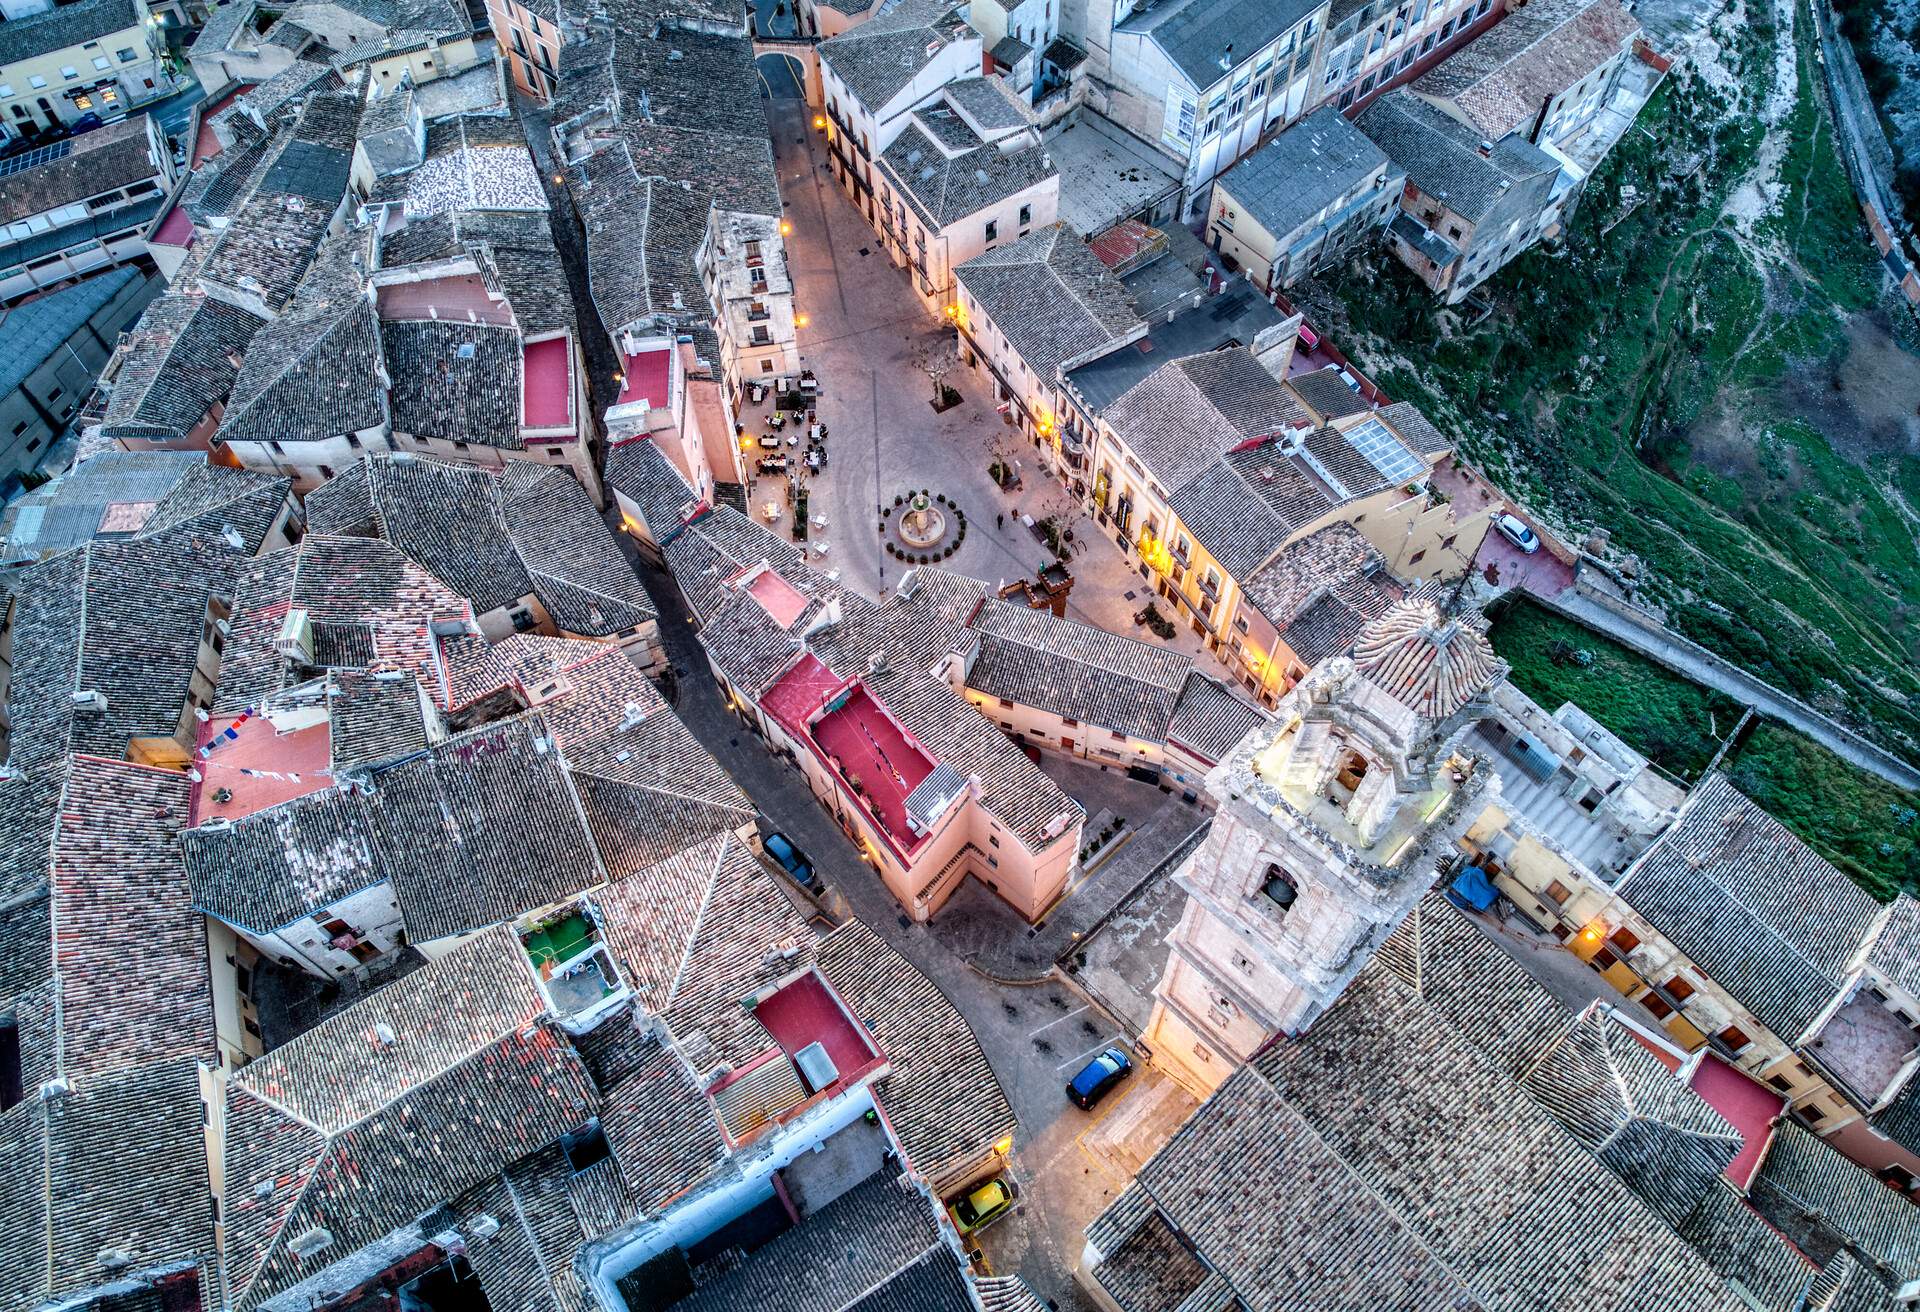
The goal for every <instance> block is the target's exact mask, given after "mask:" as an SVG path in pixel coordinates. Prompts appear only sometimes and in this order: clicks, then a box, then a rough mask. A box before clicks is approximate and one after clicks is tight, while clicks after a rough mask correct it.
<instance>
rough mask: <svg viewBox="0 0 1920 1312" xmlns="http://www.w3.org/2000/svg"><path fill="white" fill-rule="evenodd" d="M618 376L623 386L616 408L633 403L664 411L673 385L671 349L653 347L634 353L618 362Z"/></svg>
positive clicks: (668, 347)
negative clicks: (621, 378)
mask: <svg viewBox="0 0 1920 1312" xmlns="http://www.w3.org/2000/svg"><path fill="white" fill-rule="evenodd" d="M620 369H621V375H622V377H623V379H624V382H625V385H624V386H622V387H621V389H620V399H619V400H617V401H615V402H614V404H615V405H616V406H621V405H632V404H633V403H634V402H635V401H645V402H646V403H647V404H648V405H649V406H650V407H652V408H653V409H655V410H658V409H661V408H662V407H664V406H665V405H666V404H667V402H668V401H669V400H670V399H671V395H670V394H671V389H672V384H673V348H672V347H671V346H661V347H656V348H654V349H653V350H649V351H635V352H633V353H631V354H629V355H627V356H625V357H624V358H623V359H622V360H621V362H620Z"/></svg>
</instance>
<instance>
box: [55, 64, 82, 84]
mask: <svg viewBox="0 0 1920 1312" xmlns="http://www.w3.org/2000/svg"><path fill="white" fill-rule="evenodd" d="M60 76H61V77H63V78H65V79H67V81H69V82H71V81H73V79H75V78H77V77H79V76H80V70H79V69H77V68H75V67H74V66H73V65H72V64H62V65H61V66H60Z"/></svg>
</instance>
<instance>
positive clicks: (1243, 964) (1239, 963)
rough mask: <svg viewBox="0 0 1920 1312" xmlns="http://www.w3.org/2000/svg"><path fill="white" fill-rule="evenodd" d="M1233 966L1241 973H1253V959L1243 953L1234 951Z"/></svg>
mask: <svg viewBox="0 0 1920 1312" xmlns="http://www.w3.org/2000/svg"><path fill="white" fill-rule="evenodd" d="M1233 968H1234V969H1235V970H1237V971H1239V972H1240V973H1241V974H1242V975H1251V974H1253V959H1252V958H1251V957H1248V956H1247V955H1246V954H1244V953H1241V952H1236V953H1234V954H1233Z"/></svg>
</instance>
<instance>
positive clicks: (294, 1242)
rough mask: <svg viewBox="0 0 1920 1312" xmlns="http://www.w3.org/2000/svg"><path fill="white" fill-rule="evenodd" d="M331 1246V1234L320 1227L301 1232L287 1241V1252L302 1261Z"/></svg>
mask: <svg viewBox="0 0 1920 1312" xmlns="http://www.w3.org/2000/svg"><path fill="white" fill-rule="evenodd" d="M332 1244H333V1232H332V1231H331V1230H327V1229H324V1228H322V1227H320V1226H315V1227H314V1228H313V1229H311V1230H307V1231H303V1232H302V1233H300V1234H297V1235H295V1236H294V1237H293V1238H292V1239H289V1240H288V1241H287V1251H288V1252H289V1253H292V1254H293V1255H294V1256H295V1257H297V1258H300V1259H301V1260H302V1261H304V1260H306V1259H307V1258H309V1257H312V1256H313V1255H314V1254H315V1253H318V1252H321V1251H323V1250H324V1249H326V1248H328V1247H330V1246H331V1245H332Z"/></svg>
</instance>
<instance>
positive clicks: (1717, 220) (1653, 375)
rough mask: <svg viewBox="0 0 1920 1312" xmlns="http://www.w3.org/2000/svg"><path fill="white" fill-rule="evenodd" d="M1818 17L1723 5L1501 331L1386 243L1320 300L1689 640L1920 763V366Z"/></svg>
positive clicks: (1523, 280) (1389, 373)
mask: <svg viewBox="0 0 1920 1312" xmlns="http://www.w3.org/2000/svg"><path fill="white" fill-rule="evenodd" d="M1781 2H1782V3H1785V0H1781ZM1791 14H1792V11H1791V10H1785V9H1783V10H1780V11H1778V12H1777V13H1776V11H1774V10H1771V9H1769V8H1767V7H1766V5H1765V4H1764V3H1752V0H1750V2H1749V4H1748V7H1747V8H1746V9H1745V10H1744V11H1741V10H1739V9H1738V8H1737V7H1736V9H1735V11H1734V12H1733V13H1731V14H1730V15H1727V16H1723V18H1722V19H1721V20H1720V23H1721V26H1720V28H1719V29H1718V37H1719V40H1720V45H1719V47H1718V49H1717V50H1716V49H1714V48H1712V47H1709V48H1708V49H1707V51H1706V52H1705V55H1704V58H1705V59H1706V60H1707V61H1708V62H1709V63H1710V65H1711V67H1710V68H1709V70H1708V74H1701V73H1698V72H1695V71H1693V70H1692V69H1690V67H1689V66H1688V65H1685V64H1683V65H1681V66H1680V67H1679V68H1678V69H1677V70H1676V73H1675V75H1674V76H1672V77H1670V78H1669V79H1668V81H1667V83H1666V84H1665V85H1664V86H1663V87H1662V88H1661V89H1660V90H1659V92H1657V93H1656V95H1655V97H1654V99H1653V101H1652V102H1650V104H1649V105H1648V107H1647V108H1646V110H1645V111H1644V112H1643V113H1642V116H1641V119H1640V124H1639V125H1638V127H1636V129H1635V130H1633V131H1631V132H1629V133H1628V134H1627V136H1626V137H1625V138H1624V139H1623V140H1622V141H1621V143H1620V144H1619V145H1618V146H1617V147H1616V148H1615V150H1614V151H1613V153H1612V155H1610V156H1609V158H1608V159H1607V161H1606V162H1605V163H1604V164H1603V165H1602V166H1601V168H1600V169H1599V170H1598V171H1597V172H1596V174H1595V176H1594V177H1593V178H1592V179H1591V180H1590V181H1589V183H1588V186H1587V190H1586V192H1585V195H1584V197H1583V199H1582V202H1581V207H1580V209H1579V211H1578V212H1577V214H1576V215H1575V217H1574V219H1573V221H1572V223H1571V225H1570V229H1569V232H1568V234H1567V237H1566V239H1565V241H1564V242H1563V243H1562V244H1560V245H1559V246H1558V247H1557V248H1555V249H1553V250H1547V249H1537V250H1535V251H1532V252H1529V253H1528V254H1526V255H1524V256H1523V257H1521V258H1520V259H1519V260H1517V261H1516V262H1515V263H1514V264H1513V265H1512V266H1510V267H1509V268H1508V269H1506V270H1504V271H1502V272H1501V273H1500V274H1499V275H1497V276H1496V277H1495V278H1494V279H1493V280H1492V281H1491V282H1490V283H1489V284H1487V286H1486V287H1485V288H1483V289H1482V295H1483V296H1484V297H1485V298H1486V300H1487V301H1489V302H1491V306H1492V309H1491V313H1489V314H1488V315H1487V316H1486V317H1485V318H1484V320H1482V321H1479V322H1473V318H1474V316H1472V315H1471V314H1463V313H1458V312H1449V311H1444V310H1442V309H1440V308H1439V307H1438V306H1437V305H1436V303H1435V302H1434V300H1433V299H1432V297H1431V296H1430V295H1429V294H1428V293H1427V292H1426V291H1425V289H1424V288H1422V287H1421V286H1420V285H1419V284H1418V283H1417V282H1416V281H1415V280H1414V279H1413V278H1412V276H1411V275H1410V274H1408V273H1407V272H1406V271H1405V270H1404V269H1402V268H1401V267H1400V266H1399V264H1398V263H1397V261H1395V260H1394V259H1393V258H1392V256H1391V255H1388V254H1385V253H1381V254H1379V255H1377V256H1374V257H1369V259H1368V260H1367V261H1365V262H1362V263H1358V264H1355V265H1352V266H1349V267H1347V268H1345V269H1343V270H1341V271H1339V273H1338V274H1337V275H1336V276H1334V277H1331V278H1328V279H1325V280H1323V281H1322V282H1320V283H1318V284H1315V285H1312V286H1310V287H1309V288H1307V289H1306V290H1305V291H1304V293H1303V296H1302V299H1303V300H1304V301H1305V302H1306V308H1307V309H1308V311H1309V314H1310V316H1311V317H1313V318H1315V319H1316V321H1318V320H1325V323H1324V325H1323V326H1324V327H1326V328H1327V329H1328V330H1329V331H1330V332H1331V333H1332V334H1333V335H1334V336H1335V337H1336V338H1337V339H1339V340H1340V341H1341V342H1342V343H1343V345H1345V346H1346V347H1347V349H1348V350H1349V351H1351V352H1352V353H1353V354H1355V355H1356V356H1357V357H1358V358H1359V360H1360V361H1361V363H1362V364H1363V365H1364V366H1366V367H1368V368H1370V369H1371V370H1373V371H1374V372H1375V373H1376V375H1377V377H1378V378H1379V379H1380V381H1381V383H1382V385H1383V386H1384V387H1385V388H1386V389H1387V390H1388V391H1389V392H1390V393H1392V394H1393V395H1395V396H1397V397H1402V398H1405V399H1409V400H1413V401H1416V402H1418V403H1419V404H1421V406H1422V407H1423V408H1425V409H1426V410H1427V411H1428V412H1429V413H1430V414H1431V415H1432V416H1433V417H1434V418H1435V420H1436V421H1437V422H1439V423H1441V424H1442V425H1443V426H1449V425H1450V426H1451V427H1452V428H1453V430H1454V431H1455V432H1457V433H1458V434H1459V435H1460V437H1461V441H1462V446H1463V449H1464V450H1465V452H1466V454H1467V455H1468V456H1469V457H1470V458H1471V459H1473V460H1474V461H1475V462H1476V463H1478V464H1480V465H1481V466H1483V467H1484V468H1485V469H1486V470H1487V471H1488V473H1489V474H1491V475H1492V476H1493V478H1494V479H1495V480H1496V481H1497V482H1499V483H1501V484H1503V485H1505V486H1506V487H1507V488H1508V489H1509V490H1510V491H1512V492H1513V493H1515V494H1516V495H1518V496H1521V497H1522V498H1524V499H1525V500H1527V501H1528V502H1529V503H1530V504H1533V505H1535V506H1536V507H1537V508H1539V509H1540V510H1542V511H1543V512H1544V513H1546V514H1547V515H1548V516H1549V518H1551V519H1553V520H1556V521H1557V522H1558V523H1559V524H1560V525H1561V526H1562V527H1563V529H1564V530H1565V531H1566V532H1567V533H1568V534H1569V535H1571V536H1573V537H1574V538H1575V539H1576V540H1578V538H1580V537H1581V536H1584V534H1585V533H1586V532H1587V531H1588V530H1589V529H1591V528H1594V527H1603V528H1605V529H1607V530H1609V531H1610V532H1611V533H1612V540H1613V545H1614V547H1615V548H1616V549H1617V550H1618V551H1619V552H1621V553H1631V554H1632V555H1634V556H1637V557H1638V558H1639V561H1640V562H1641V565H1642V567H1643V571H1644V577H1645V580H1646V582H1645V584H1644V590H1643V595H1644V596H1645V598H1646V599H1648V600H1649V601H1651V602H1653V603H1654V604H1656V605H1659V606H1662V607H1664V609H1665V610H1666V613H1667V617H1668V620H1669V622H1670V623H1671V624H1672V625H1673V626H1674V627H1675V628H1676V629H1678V630H1680V631H1681V632H1682V633H1685V634H1686V635H1687V636H1688V637H1691V638H1693V639H1694V640H1696V641H1698V642H1700V643H1702V644H1703V645H1705V646H1707V647H1709V648H1712V649H1713V650H1715V651H1717V652H1719V653H1721V654H1722V655H1724V656H1726V657H1727V658H1728V659H1730V660H1733V661H1736V662H1738V663H1739V664H1741V665H1743V666H1745V667H1747V668H1749V669H1751V670H1753V671H1755V672H1756V673H1757V674H1759V675H1760V676H1761V677H1763V678H1765V679H1767V680H1769V681H1770V682H1773V683H1775V684H1777V685H1779V686H1781V687H1783V688H1786V689H1788V690H1790V691H1792V692H1793V693H1795V694H1796V695H1798V696H1800V697H1801V698H1803V699H1804V700H1806V701H1808V702H1810V703H1812V704H1814V705H1816V706H1819V707H1820V708H1821V709H1823V710H1826V711H1828V712H1829V713H1830V714H1834V715H1836V716H1837V717H1839V718H1842V719H1845V720H1847V721H1849V722H1851V723H1854V724H1856V725H1858V726H1859V727H1860V728H1861V729H1862V730H1863V731H1865V732H1867V733H1869V734H1871V735H1872V736H1874V737H1876V738H1877V739H1879V740H1880V741H1882V742H1884V743H1886V744H1887V745H1888V746H1890V747H1893V748H1894V749H1895V750H1898V751H1900V752H1902V753H1903V754H1906V755H1908V756H1920V626H1917V625H1916V604H1917V603H1920V552H1917V551H1916V547H1915V538H1916V532H1917V531H1920V460H1916V458H1915V457H1914V456H1913V455H1910V454H1908V453H1907V451H1906V446H1905V439H1904V423H1905V421H1906V420H1907V419H1910V417H1911V416H1912V414H1913V405H1914V399H1915V397H1916V396H1920V357H1916V356H1915V355H1913V354H1912V352H1911V351H1910V349H1908V348H1907V347H1905V346H1903V345H1902V344H1901V343H1900V342H1899V341H1897V340H1896V338H1897V337H1898V336H1908V337H1910V335H1911V332H1912V323H1911V321H1910V320H1907V319H1904V318H1900V319H1896V318H1892V317H1889V315H1888V313H1887V311H1886V308H1885V307H1886V306H1887V305H1889V304H1891V302H1890V300H1889V299H1888V290H1889V289H1888V287H1887V285H1886V280H1885V278H1884V276H1883V274H1882V272H1881V269H1880V266H1879V265H1878V264H1877V262H1875V261H1874V260H1873V258H1872V250H1871V247H1870V246H1869V245H1868V244H1867V242H1866V238H1865V233H1864V229H1863V227H1862V225H1861V222H1860V219H1859V217H1858V212H1857V210H1856V209H1855V208H1854V205H1853V200H1852V197H1851V194H1850V192H1849V190H1848V186H1847V181H1846V176H1845V174H1844V172H1843V171H1842V169H1841V166H1840V163H1839V161H1838V158H1837V157H1836V156H1835V154H1834V151H1833V149H1832V129H1831V126H1830V125H1829V124H1828V122H1827V121H1826V119H1825V116H1824V110H1823V108H1822V106H1821V103H1820V101H1819V99H1818V97H1817V94H1816V88H1815V86H1814V85H1813V84H1812V83H1811V82H1810V80H1809V73H1810V72H1812V71H1815V69H1816V66H1815V65H1814V64H1813V63H1812V61H1811V58H1810V57H1809V56H1808V55H1807V53H1806V42H1807V34H1806V32H1805V31H1804V30H1803V29H1804V27H1805V23H1804V18H1801V19H1800V21H1798V22H1792V21H1785V19H1784V18H1783V17H1782V16H1783V15H1791ZM1782 43H1787V44H1782ZM1789 50H1792V51H1795V52H1797V53H1798V55H1799V57H1798V58H1794V59H1792V60H1791V61H1789V62H1784V63H1783V62H1782V61H1781V60H1780V59H1778V58H1777V57H1778V56H1781V55H1784V54H1787V53H1788V51H1789ZM1782 68H1784V69H1785V70H1786V71H1785V74H1784V76H1783V75H1782V74H1781V72H1780V70H1781V69H1782ZM1643 129H1644V130H1643ZM1629 186H1630V187H1632V188H1634V189H1636V191H1637V194H1638V202H1637V203H1635V202H1633V201H1630V200H1628V199H1626V198H1627V197H1628V196H1630V195H1632V194H1633V193H1627V192H1623V187H1629ZM1896 313H1897V314H1898V315H1901V316H1904V315H1905V313H1906V312H1905V311H1904V309H1901V310H1898V311H1896Z"/></svg>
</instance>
